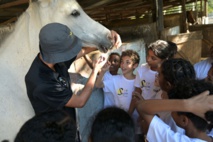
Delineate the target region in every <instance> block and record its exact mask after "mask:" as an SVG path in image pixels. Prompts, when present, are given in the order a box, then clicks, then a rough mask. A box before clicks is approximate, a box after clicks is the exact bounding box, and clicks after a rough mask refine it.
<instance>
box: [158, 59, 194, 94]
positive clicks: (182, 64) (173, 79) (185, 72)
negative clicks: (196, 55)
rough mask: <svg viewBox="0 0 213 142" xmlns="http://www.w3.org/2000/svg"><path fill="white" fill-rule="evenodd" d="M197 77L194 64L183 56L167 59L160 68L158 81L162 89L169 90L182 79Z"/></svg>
mask: <svg viewBox="0 0 213 142" xmlns="http://www.w3.org/2000/svg"><path fill="white" fill-rule="evenodd" d="M185 78H189V79H195V71H194V68H193V65H192V64H191V63H190V62H189V61H187V60H184V59H181V58H171V59H168V60H165V61H164V62H163V63H162V64H161V65H160V67H159V68H158V81H159V85H160V87H161V89H162V90H163V91H165V92H169V91H170V90H171V89H172V88H174V87H175V86H176V84H177V83H178V82H179V81H181V80H182V79H185Z"/></svg>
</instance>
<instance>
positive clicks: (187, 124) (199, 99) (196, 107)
mask: <svg viewBox="0 0 213 142" xmlns="http://www.w3.org/2000/svg"><path fill="white" fill-rule="evenodd" d="M206 90H209V92H210V94H212V93H213V85H212V84H210V83H207V82H204V81H199V80H193V79H187V80H182V81H180V82H179V83H177V85H176V87H175V88H173V89H172V90H171V91H170V93H169V98H170V99H171V100H141V101H139V102H138V103H137V110H138V112H139V114H140V115H141V116H142V117H143V119H144V120H145V121H146V123H147V124H148V125H149V129H148V133H147V140H148V141H150V142H151V141H169V142H180V141H184V142H192V141H193V142H195V141H196V142H202V141H207V142H212V136H213V135H212V134H210V136H208V135H207V134H206V131H207V126H208V122H209V123H211V124H212V122H213V117H212V114H213V104H212V100H213V96H212V95H211V96H208V92H207V91H206ZM204 91H206V92H204ZM202 92H204V93H202ZM200 93H202V95H199V94H200ZM150 106H151V107H155V110H154V109H153V108H152V110H151V111H150V109H149V107H150ZM160 111H173V112H172V116H173V119H174V120H175V122H176V124H177V125H178V126H179V127H181V128H183V129H184V130H185V132H186V133H185V135H184V134H180V133H178V132H177V133H175V132H173V131H172V130H171V129H170V127H169V126H168V125H166V124H165V123H164V122H163V121H162V120H161V119H160V118H158V117H156V116H155V115H154V114H155V113H156V112H160ZM193 113H194V114H193ZM204 113H205V116H204ZM207 121H208V122H207Z"/></svg>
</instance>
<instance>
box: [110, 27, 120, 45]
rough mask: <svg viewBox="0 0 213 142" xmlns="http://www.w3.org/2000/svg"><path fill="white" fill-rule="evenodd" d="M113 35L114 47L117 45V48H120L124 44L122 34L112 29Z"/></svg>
mask: <svg viewBox="0 0 213 142" xmlns="http://www.w3.org/2000/svg"><path fill="white" fill-rule="evenodd" d="M111 37H112V43H113V47H115V48H116V49H117V48H119V47H120V46H121V44H122V41H121V38H120V35H119V34H118V33H117V32H115V31H113V30H111Z"/></svg>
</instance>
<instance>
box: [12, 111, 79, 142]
mask: <svg viewBox="0 0 213 142" xmlns="http://www.w3.org/2000/svg"><path fill="white" fill-rule="evenodd" d="M76 131H77V128H76V124H75V121H74V120H73V119H72V118H71V117H70V115H69V114H67V113H66V112H64V111H62V110H56V111H50V112H45V113H42V114H40V115H36V116H34V117H33V118H31V119H30V120H28V121H27V122H25V124H24V125H23V126H22V127H21V129H20V131H19V132H18V134H17V136H16V138H15V142H75V139H76Z"/></svg>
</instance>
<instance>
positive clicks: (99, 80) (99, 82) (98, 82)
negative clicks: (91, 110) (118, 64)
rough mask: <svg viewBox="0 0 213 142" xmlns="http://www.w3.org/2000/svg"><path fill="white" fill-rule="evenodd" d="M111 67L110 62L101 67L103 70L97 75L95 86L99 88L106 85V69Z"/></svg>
mask: <svg viewBox="0 0 213 142" xmlns="http://www.w3.org/2000/svg"><path fill="white" fill-rule="evenodd" d="M109 67H110V62H107V63H106V64H105V65H104V66H103V67H102V69H101V71H100V72H99V75H98V77H97V80H96V82H95V87H97V88H103V87H104V83H103V78H104V74H105V73H106V71H108V70H109Z"/></svg>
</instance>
